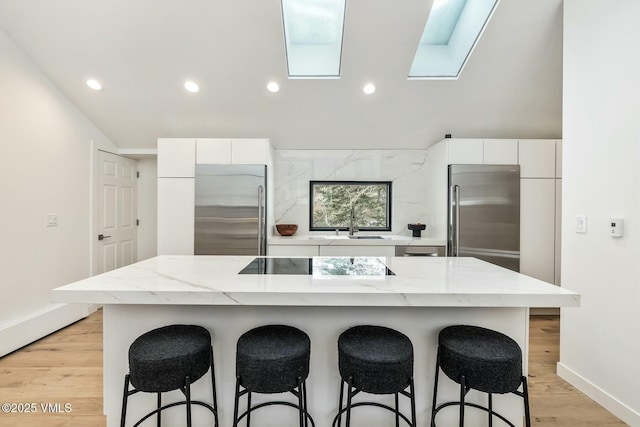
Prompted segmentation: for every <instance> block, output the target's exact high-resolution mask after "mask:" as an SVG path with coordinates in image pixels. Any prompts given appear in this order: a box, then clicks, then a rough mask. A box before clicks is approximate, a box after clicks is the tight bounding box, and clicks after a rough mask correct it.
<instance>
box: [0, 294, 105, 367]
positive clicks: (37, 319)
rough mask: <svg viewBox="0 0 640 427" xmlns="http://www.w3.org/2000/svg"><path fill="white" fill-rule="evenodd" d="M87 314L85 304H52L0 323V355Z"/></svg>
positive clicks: (87, 309)
mask: <svg viewBox="0 0 640 427" xmlns="http://www.w3.org/2000/svg"><path fill="white" fill-rule="evenodd" d="M94 311H95V310H94ZM89 314H90V310H89V307H88V306H87V305H86V304H53V305H51V306H50V307H47V308H45V309H44V310H40V311H38V312H36V313H32V314H30V315H28V316H25V317H23V318H21V319H17V320H14V321H12V322H9V323H5V324H4V325H0V357H2V356H4V355H6V354H9V353H11V352H13V351H15V350H17V349H19V348H21V347H24V346H25V345H27V344H31V343H32V342H34V341H37V340H39V339H40V338H42V337H45V336H47V335H49V334H50V333H52V332H55V331H57V330H58V329H61V328H64V327H65V326H67V325H70V324H71V323H73V322H76V321H78V320H80V319H82V318H84V317H87V316H88V315H89Z"/></svg>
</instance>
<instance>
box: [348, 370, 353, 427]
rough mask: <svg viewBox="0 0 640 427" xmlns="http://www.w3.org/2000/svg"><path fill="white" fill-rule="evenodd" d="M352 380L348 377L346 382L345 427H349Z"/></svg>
mask: <svg viewBox="0 0 640 427" xmlns="http://www.w3.org/2000/svg"><path fill="white" fill-rule="evenodd" d="M352 381H353V379H352V378H351V377H349V379H348V380H347V427H351V396H352V395H353V394H352V392H351V382H352Z"/></svg>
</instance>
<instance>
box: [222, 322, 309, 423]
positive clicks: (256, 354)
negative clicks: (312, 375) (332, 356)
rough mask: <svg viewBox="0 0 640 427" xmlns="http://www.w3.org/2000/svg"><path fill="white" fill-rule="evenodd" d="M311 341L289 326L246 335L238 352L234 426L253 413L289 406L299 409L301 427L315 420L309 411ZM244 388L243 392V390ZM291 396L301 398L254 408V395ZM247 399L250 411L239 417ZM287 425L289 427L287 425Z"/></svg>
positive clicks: (240, 341)
mask: <svg viewBox="0 0 640 427" xmlns="http://www.w3.org/2000/svg"><path fill="white" fill-rule="evenodd" d="M310 356H311V341H310V340H309V336H308V335H307V334H305V333H304V332H302V331H301V330H299V329H297V328H294V327H292V326H286V325H267V326H260V327H258V328H255V329H252V330H250V331H248V332H245V333H244V334H242V336H241V337H240V338H239V339H238V344H237V349H236V393H235V404H234V410H233V426H234V427H236V426H237V425H238V423H239V422H240V420H241V419H242V418H244V417H245V416H246V417H247V424H246V425H247V427H249V426H250V423H251V413H252V412H253V411H255V410H256V409H259V408H262V407H265V406H270V405H285V406H291V407H293V408H296V409H298V414H299V422H300V427H303V426H304V427H307V426H308V425H309V421H311V425H312V426H314V425H315V424H314V422H313V419H312V418H311V416H310V415H309V413H308V411H307V386H306V379H307V377H308V376H309V359H310ZM241 388H242V390H241ZM285 392H290V393H291V394H293V395H294V396H296V397H297V398H298V403H297V404H294V403H291V402H286V401H270V402H265V403H261V404H259V405H255V406H251V394H252V393H266V394H274V393H285ZM245 394H246V395H247V410H246V411H245V412H243V413H242V414H241V415H240V416H238V406H239V403H240V397H242V396H244V395H245ZM283 424H286V423H283Z"/></svg>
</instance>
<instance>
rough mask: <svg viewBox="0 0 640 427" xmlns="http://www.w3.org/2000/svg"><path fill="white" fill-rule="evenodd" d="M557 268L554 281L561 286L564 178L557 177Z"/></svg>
mask: <svg viewBox="0 0 640 427" xmlns="http://www.w3.org/2000/svg"><path fill="white" fill-rule="evenodd" d="M555 181H556V236H555V238H556V268H555V279H554V282H553V283H555V284H556V285H558V286H561V284H562V281H561V279H562V277H561V274H560V266H561V264H562V263H561V260H562V258H561V254H562V251H561V250H560V248H561V247H562V180H561V179H556V180H555Z"/></svg>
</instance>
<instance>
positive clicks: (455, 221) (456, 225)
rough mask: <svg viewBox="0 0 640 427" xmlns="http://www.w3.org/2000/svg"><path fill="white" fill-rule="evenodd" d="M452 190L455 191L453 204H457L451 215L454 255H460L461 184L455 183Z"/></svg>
mask: <svg viewBox="0 0 640 427" xmlns="http://www.w3.org/2000/svg"><path fill="white" fill-rule="evenodd" d="M451 190H452V191H453V198H452V200H453V202H452V204H454V205H455V207H454V206H452V207H451V208H452V210H453V212H454V215H452V216H451V222H452V224H451V225H452V229H453V232H452V236H451V237H452V241H453V242H452V249H453V250H452V252H453V253H452V254H451V255H452V256H458V251H459V248H460V186H459V185H454V186H452V187H451Z"/></svg>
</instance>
